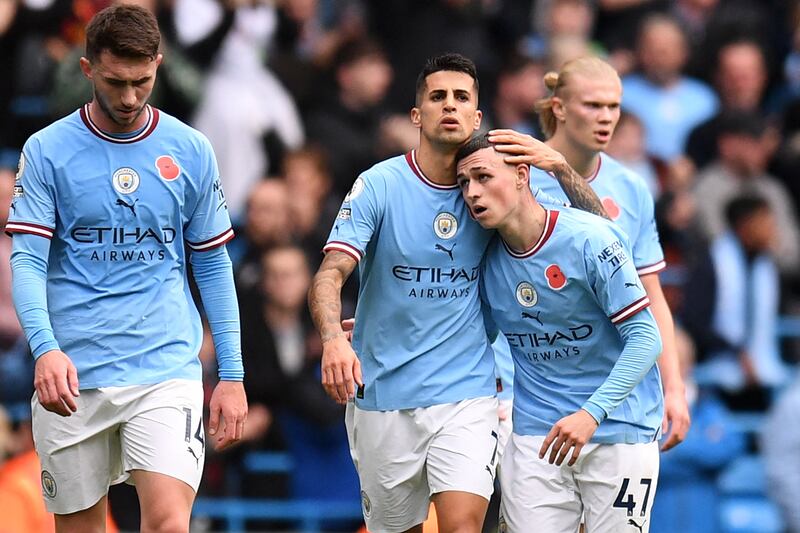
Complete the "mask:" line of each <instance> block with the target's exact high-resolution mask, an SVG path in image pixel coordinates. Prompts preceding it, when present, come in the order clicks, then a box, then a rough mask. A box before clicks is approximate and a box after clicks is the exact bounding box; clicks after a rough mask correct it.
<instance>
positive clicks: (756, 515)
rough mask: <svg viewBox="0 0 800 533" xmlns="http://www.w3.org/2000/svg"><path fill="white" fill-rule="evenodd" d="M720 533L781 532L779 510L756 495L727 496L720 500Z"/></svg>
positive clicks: (768, 501)
mask: <svg viewBox="0 0 800 533" xmlns="http://www.w3.org/2000/svg"><path fill="white" fill-rule="evenodd" d="M720 522H721V525H722V528H721V529H722V533H781V532H782V531H783V520H782V519H781V515H780V511H778V508H777V507H776V506H775V504H774V503H772V502H771V501H770V500H768V499H766V498H764V497H758V496H744V497H739V496H736V497H728V498H724V499H723V500H722V502H720Z"/></svg>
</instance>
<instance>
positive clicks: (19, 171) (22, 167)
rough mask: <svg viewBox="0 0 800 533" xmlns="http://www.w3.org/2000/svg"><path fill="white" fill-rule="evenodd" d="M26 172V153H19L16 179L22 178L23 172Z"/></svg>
mask: <svg viewBox="0 0 800 533" xmlns="http://www.w3.org/2000/svg"><path fill="white" fill-rule="evenodd" d="M23 172H25V154H23V153H20V154H19V163H17V176H16V181H19V180H21V179H22V173H23Z"/></svg>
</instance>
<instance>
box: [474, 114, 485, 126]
mask: <svg viewBox="0 0 800 533" xmlns="http://www.w3.org/2000/svg"><path fill="white" fill-rule="evenodd" d="M481 120H483V111H481V110H480V109H478V110H477V111H475V124H474V126H475V129H476V130H479V129H480V128H481Z"/></svg>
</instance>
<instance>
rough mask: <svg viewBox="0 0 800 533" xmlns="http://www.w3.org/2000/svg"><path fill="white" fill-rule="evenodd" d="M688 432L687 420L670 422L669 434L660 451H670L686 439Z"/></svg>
mask: <svg viewBox="0 0 800 533" xmlns="http://www.w3.org/2000/svg"><path fill="white" fill-rule="evenodd" d="M688 430H689V421H688V420H680V421H678V420H673V422H672V431H671V432H670V434H669V437H668V438H667V440H666V441H664V444H662V445H661V451H662V452H665V451H667V450H670V449H672V448H674V447H675V446H677V445H678V444H680V443H681V442H683V440H684V439H685V438H686V433H687V432H688Z"/></svg>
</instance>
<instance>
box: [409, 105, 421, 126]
mask: <svg viewBox="0 0 800 533" xmlns="http://www.w3.org/2000/svg"><path fill="white" fill-rule="evenodd" d="M411 123H412V124H413V125H414V127H415V128H421V127H422V117H421V116H420V111H419V108H418V107H412V108H411Z"/></svg>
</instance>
